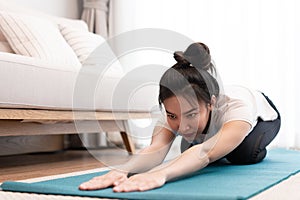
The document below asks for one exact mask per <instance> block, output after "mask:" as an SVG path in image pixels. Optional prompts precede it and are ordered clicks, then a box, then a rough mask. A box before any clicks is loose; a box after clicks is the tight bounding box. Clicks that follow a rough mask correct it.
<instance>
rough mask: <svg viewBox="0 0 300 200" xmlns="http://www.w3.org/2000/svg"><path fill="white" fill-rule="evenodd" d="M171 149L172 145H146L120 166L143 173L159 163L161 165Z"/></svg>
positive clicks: (119, 167) (123, 168) (120, 168)
mask: <svg viewBox="0 0 300 200" xmlns="http://www.w3.org/2000/svg"><path fill="white" fill-rule="evenodd" d="M169 149H170V145H166V146H165V147H162V148H161V149H156V148H155V147H153V146H149V147H146V148H145V149H143V150H141V151H140V152H138V153H137V154H135V155H132V158H131V159H130V160H129V161H128V162H127V163H125V164H123V165H121V166H118V169H119V170H122V171H125V172H127V173H128V172H130V173H143V172H146V171H148V170H150V169H152V168H154V167H156V166H158V165H160V164H161V163H162V162H163V160H164V159H165V157H166V154H167V153H168V151H169Z"/></svg>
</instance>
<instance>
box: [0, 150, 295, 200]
mask: <svg viewBox="0 0 300 200" xmlns="http://www.w3.org/2000/svg"><path fill="white" fill-rule="evenodd" d="M186 164H187V165H188V163H186ZM299 170H300V152H299V151H293V150H285V149H273V150H270V151H268V155H267V157H266V159H265V160H264V161H263V162H261V163H259V164H254V165H229V164H226V163H224V162H223V163H218V164H215V165H210V166H208V167H206V168H205V169H203V170H200V171H199V172H197V173H195V174H194V175H193V176H190V177H188V178H185V179H181V180H177V181H174V182H169V183H167V184H165V185H164V186H163V187H161V188H157V189H154V190H150V191H145V192H131V193H114V192H113V191H112V189H111V188H107V189H104V190H96V191H80V190H78V185H79V184H80V183H82V182H84V181H87V180H89V179H91V178H92V177H94V176H98V175H100V174H103V173H106V172H102V173H91V174H84V175H79V176H72V177H67V178H59V179H54V180H48V181H41V182H35V183H23V182H9V181H7V182H4V183H3V184H2V185H1V188H2V189H3V190H5V191H18V192H33V193H42V194H59V195H75V196H90V197H106V198H118V199H172V200H175V199H180V200H182V199H189V200H191V199H205V200H207V199H226V200H228V199H247V198H249V197H251V196H253V195H255V194H257V193H259V192H261V191H263V190H265V189H267V188H269V187H271V186H273V185H275V184H277V183H279V182H280V181H282V180H284V179H286V178H288V177H289V176H291V175H293V174H295V173H297V172H299Z"/></svg>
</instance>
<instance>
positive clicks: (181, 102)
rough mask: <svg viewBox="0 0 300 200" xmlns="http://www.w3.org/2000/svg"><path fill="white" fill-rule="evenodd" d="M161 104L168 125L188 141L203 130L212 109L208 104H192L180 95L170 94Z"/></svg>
mask: <svg viewBox="0 0 300 200" xmlns="http://www.w3.org/2000/svg"><path fill="white" fill-rule="evenodd" d="M163 104H164V107H165V109H166V114H167V121H168V124H169V126H170V127H171V129H172V130H174V131H177V132H178V133H179V134H180V135H181V136H182V137H183V138H184V139H185V140H187V141H188V142H192V141H193V140H194V139H195V138H196V136H197V135H198V134H200V133H202V132H203V130H204V129H205V127H206V124H207V122H208V119H209V113H210V111H211V109H212V106H211V105H210V104H207V103H204V102H199V103H198V104H195V105H192V104H191V103H190V102H189V101H187V100H186V99H185V98H184V97H182V96H172V97H170V98H168V99H166V100H164V102H163Z"/></svg>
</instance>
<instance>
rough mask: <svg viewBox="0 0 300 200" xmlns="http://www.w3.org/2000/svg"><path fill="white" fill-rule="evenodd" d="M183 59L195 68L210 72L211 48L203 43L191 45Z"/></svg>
mask: <svg viewBox="0 0 300 200" xmlns="http://www.w3.org/2000/svg"><path fill="white" fill-rule="evenodd" d="M183 57H184V58H185V59H186V60H187V61H188V62H189V63H191V64H192V65H193V66H194V67H197V68H200V69H205V70H208V69H209V68H210V64H211V56H210V51H209V48H208V47H207V46H206V45H205V44H203V43H200V42H198V43H193V44H191V45H190V46H189V47H188V48H187V49H186V50H185V52H184V53H183Z"/></svg>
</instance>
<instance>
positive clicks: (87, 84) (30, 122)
mask: <svg viewBox="0 0 300 200" xmlns="http://www.w3.org/2000/svg"><path fill="white" fill-rule="evenodd" d="M19 11H20V10H18V9H16V8H10V7H5V6H3V5H2V4H1V3H0V76H1V77H0V85H1V87H0V136H16V135H35V134H38V135H41V134H44V135H49V134H69V133H70V134H71V133H78V132H79V133H80V132H82V133H83V132H84V133H89V132H91V133H94V132H99V131H104V132H107V131H120V133H121V135H122V138H123V141H124V143H125V145H126V148H127V150H128V151H129V152H134V145H133V143H132V141H131V138H130V137H129V136H130V134H129V133H128V131H129V128H128V124H127V121H128V120H129V119H138V118H149V117H153V116H151V110H153V108H157V107H156V105H157V103H156V101H157V88H156V87H152V88H150V89H149V87H147V89H143V88H141V87H139V86H140V84H142V82H143V81H145V80H144V78H143V77H142V74H141V75H140V76H137V77H132V76H131V77H130V80H129V79H128V78H127V77H126V73H125V72H124V70H123V69H122V66H121V64H120V63H119V62H118V60H115V61H114V62H113V64H112V65H109V66H102V65H103V63H101V62H102V61H103V59H102V58H103V56H104V57H105V56H112V55H113V52H112V51H110V49H109V48H107V46H105V40H104V39H103V38H102V37H101V36H99V35H95V34H92V33H90V32H88V29H87V25H86V24H85V23H84V22H83V21H80V20H71V19H66V18H59V17H53V16H49V15H44V14H41V13H37V12H34V13H33V12H28V11H24V10H22V12H19ZM103 44H104V46H105V48H107V49H108V51H107V55H98V54H97V51H95V49H97V47H98V49H100V50H99V51H102V50H103V48H102V47H103ZM101 45H102V47H101V48H99V46H101ZM91 54H92V55H91ZM99 58H100V59H99ZM104 60H105V59H104ZM101 67H102V68H101ZM99 68H101V69H99ZM145 96H147V98H145ZM23 122H27V123H23ZM37 122H39V123H37Z"/></svg>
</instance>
